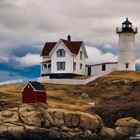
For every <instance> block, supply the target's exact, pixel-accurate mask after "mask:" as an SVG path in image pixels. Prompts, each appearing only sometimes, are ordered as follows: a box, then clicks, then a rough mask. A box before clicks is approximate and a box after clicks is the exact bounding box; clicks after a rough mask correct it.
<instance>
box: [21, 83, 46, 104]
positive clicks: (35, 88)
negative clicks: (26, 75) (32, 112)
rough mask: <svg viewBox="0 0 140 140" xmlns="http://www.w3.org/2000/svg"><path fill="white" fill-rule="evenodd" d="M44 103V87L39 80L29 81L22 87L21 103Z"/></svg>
mask: <svg viewBox="0 0 140 140" xmlns="http://www.w3.org/2000/svg"><path fill="white" fill-rule="evenodd" d="M36 102H41V103H46V89H45V88H44V86H43V85H42V84H41V83H39V82H29V83H28V84H26V85H25V87H24V88H23V89H22V103H36Z"/></svg>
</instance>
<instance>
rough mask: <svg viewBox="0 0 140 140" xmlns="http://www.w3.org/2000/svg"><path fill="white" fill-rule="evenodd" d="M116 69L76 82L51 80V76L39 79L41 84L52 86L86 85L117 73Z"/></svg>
mask: <svg viewBox="0 0 140 140" xmlns="http://www.w3.org/2000/svg"><path fill="white" fill-rule="evenodd" d="M115 70H116V69H115V68H113V69H110V70H108V71H105V72H102V73H99V74H96V75H94V76H92V77H90V78H88V79H86V80H79V79H78V80H76V79H50V78H49V76H46V77H40V78H38V79H37V81H38V82H40V83H51V84H68V85H86V84H88V83H89V82H91V81H93V80H95V79H97V78H99V77H101V76H104V75H106V74H108V73H110V72H113V71H115Z"/></svg>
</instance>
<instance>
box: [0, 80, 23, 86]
mask: <svg viewBox="0 0 140 140" xmlns="http://www.w3.org/2000/svg"><path fill="white" fill-rule="evenodd" d="M18 83H19V84H21V83H23V80H22V79H17V80H9V81H4V82H0V85H10V84H18Z"/></svg>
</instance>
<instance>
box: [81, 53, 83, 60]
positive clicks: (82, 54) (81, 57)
mask: <svg viewBox="0 0 140 140" xmlns="http://www.w3.org/2000/svg"><path fill="white" fill-rule="evenodd" d="M82 56H83V52H82V51H80V60H82Z"/></svg>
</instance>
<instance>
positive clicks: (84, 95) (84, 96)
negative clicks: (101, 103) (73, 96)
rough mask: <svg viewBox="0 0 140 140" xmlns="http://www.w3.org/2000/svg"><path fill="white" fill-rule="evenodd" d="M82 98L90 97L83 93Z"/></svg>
mask: <svg viewBox="0 0 140 140" xmlns="http://www.w3.org/2000/svg"><path fill="white" fill-rule="evenodd" d="M81 97H82V98H88V97H89V96H88V94H87V93H82V94H81Z"/></svg>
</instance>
